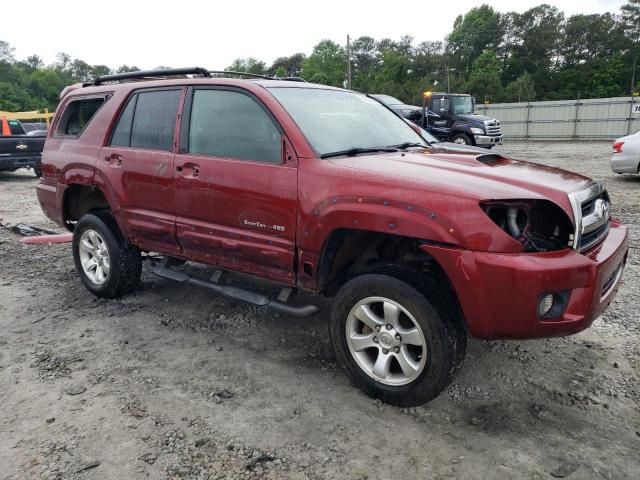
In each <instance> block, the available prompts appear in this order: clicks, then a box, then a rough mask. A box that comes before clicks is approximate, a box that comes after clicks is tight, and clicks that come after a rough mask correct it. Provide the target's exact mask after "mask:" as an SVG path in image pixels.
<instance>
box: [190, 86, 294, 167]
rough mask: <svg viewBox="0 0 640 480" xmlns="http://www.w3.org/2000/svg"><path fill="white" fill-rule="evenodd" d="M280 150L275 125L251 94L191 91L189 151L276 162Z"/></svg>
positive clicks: (222, 91)
mask: <svg viewBox="0 0 640 480" xmlns="http://www.w3.org/2000/svg"><path fill="white" fill-rule="evenodd" d="M281 152H282V136H281V134H280V132H279V130H278V128H277V127H276V126H275V125H274V123H273V121H272V120H271V118H270V117H269V115H267V113H266V112H265V111H264V110H263V109H262V108H261V107H260V105H258V103H257V102H256V101H255V100H253V99H252V98H251V97H249V96H248V95H244V94H242V93H239V92H233V91H227V90H196V91H195V92H194V94H193V104H192V106H191V119H190V124H189V153H195V154H202V155H212V156H215V157H227V158H235V159H239V160H254V161H258V162H266V163H280V162H281V161H282V156H281Z"/></svg>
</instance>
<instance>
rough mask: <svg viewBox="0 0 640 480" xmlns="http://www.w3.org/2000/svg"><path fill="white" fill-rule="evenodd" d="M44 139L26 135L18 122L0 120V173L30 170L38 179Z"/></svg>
mask: <svg viewBox="0 0 640 480" xmlns="http://www.w3.org/2000/svg"><path fill="white" fill-rule="evenodd" d="M34 133H35V132H34ZM45 138H46V136H45V135H29V134H27V132H25V130H24V128H23V127H22V124H21V123H20V122H19V121H18V120H6V119H4V118H0V172H14V171H16V170H17V169H19V168H31V169H33V171H34V173H35V174H36V176H37V177H39V176H40V175H41V169H40V159H41V157H42V149H43V148H44V141H45Z"/></svg>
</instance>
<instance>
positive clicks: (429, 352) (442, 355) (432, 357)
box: [329, 273, 466, 407]
mask: <svg viewBox="0 0 640 480" xmlns="http://www.w3.org/2000/svg"><path fill="white" fill-rule="evenodd" d="M429 284H430V282H426V283H423V284H422V285H417V284H416V282H413V281H410V280H408V279H407V278H403V279H402V280H401V279H399V278H396V277H394V276H391V275H385V274H377V273H374V274H365V275H361V276H358V277H356V278H354V279H352V280H350V281H349V282H347V283H346V284H345V285H344V286H343V287H342V288H341V289H340V291H339V292H338V294H337V296H336V298H335V299H334V303H333V308H332V313H331V320H330V323H329V334H330V338H331V342H332V344H333V347H334V350H335V353H336V357H337V358H338V361H339V363H340V364H341V365H342V366H343V368H344V369H345V371H346V373H347V375H348V376H349V378H350V379H351V380H352V381H353V383H354V384H355V385H356V386H357V387H358V388H360V389H361V390H363V391H364V392H365V393H367V394H368V395H370V396H372V397H375V398H379V399H381V400H382V401H384V402H385V403H389V404H392V405H397V406H401V407H408V406H415V405H421V404H423V403H426V402H428V401H429V400H432V399H433V398H435V397H436V396H438V394H440V392H442V390H444V389H445V388H446V387H447V385H448V384H449V383H450V382H451V380H452V379H453V378H454V376H455V374H456V372H457V371H458V369H459V368H460V366H461V365H462V361H463V359H464V355H465V351H466V332H465V331H464V328H463V327H462V324H461V319H460V318H459V313H458V311H457V308H456V304H455V302H453V303H452V302H451V300H452V299H451V297H450V296H447V295H445V298H441V296H440V295H439V294H438V293H437V292H438V291H439V290H438V289H436V288H434V289H430V288H429V287H428V285H429ZM425 286H426V289H424V288H423V287H425Z"/></svg>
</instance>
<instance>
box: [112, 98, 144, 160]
mask: <svg viewBox="0 0 640 480" xmlns="http://www.w3.org/2000/svg"><path fill="white" fill-rule="evenodd" d="M137 100H138V95H133V96H132V97H131V98H130V99H129V103H127V106H126V107H125V109H124V111H123V112H122V114H121V115H120V119H119V120H118V124H117V125H116V128H115V130H114V131H113V135H112V137H111V145H112V146H114V147H128V146H129V145H131V122H133V112H134V110H135V109H136V101H137Z"/></svg>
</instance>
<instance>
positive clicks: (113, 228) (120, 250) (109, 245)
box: [72, 211, 142, 298]
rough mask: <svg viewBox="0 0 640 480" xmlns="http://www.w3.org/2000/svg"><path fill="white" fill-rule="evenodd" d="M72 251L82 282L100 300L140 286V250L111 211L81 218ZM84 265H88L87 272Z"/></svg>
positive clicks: (90, 214) (76, 227) (128, 291)
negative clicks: (124, 234)
mask: <svg viewBox="0 0 640 480" xmlns="http://www.w3.org/2000/svg"><path fill="white" fill-rule="evenodd" d="M89 247H92V248H89ZM72 250H73V261H74V263H75V266H76V270H77V271H78V274H79V275H80V279H81V280H82V283H83V284H84V286H85V287H86V288H87V290H89V291H90V292H91V293H93V294H94V295H96V296H97V297H102V298H115V297H119V296H122V295H124V294H127V293H131V292H132V291H134V290H135V289H136V287H137V286H138V284H139V283H140V275H141V273H142V258H141V256H140V250H138V248H137V247H135V246H133V245H131V244H130V243H129V242H127V240H126V239H125V238H124V237H123V236H122V234H121V233H120V230H119V229H118V225H117V224H116V222H115V220H114V219H113V217H112V216H111V214H110V213H109V212H106V211H102V212H93V213H88V214H86V215H83V216H82V218H80V221H78V223H77V224H76V226H75V229H74V231H73V244H72ZM105 259H106V260H105ZM83 262H86V263H85V264H86V265H88V267H87V269H86V270H85V267H83ZM94 267H95V268H94ZM99 270H101V271H102V275H100V274H99Z"/></svg>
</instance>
